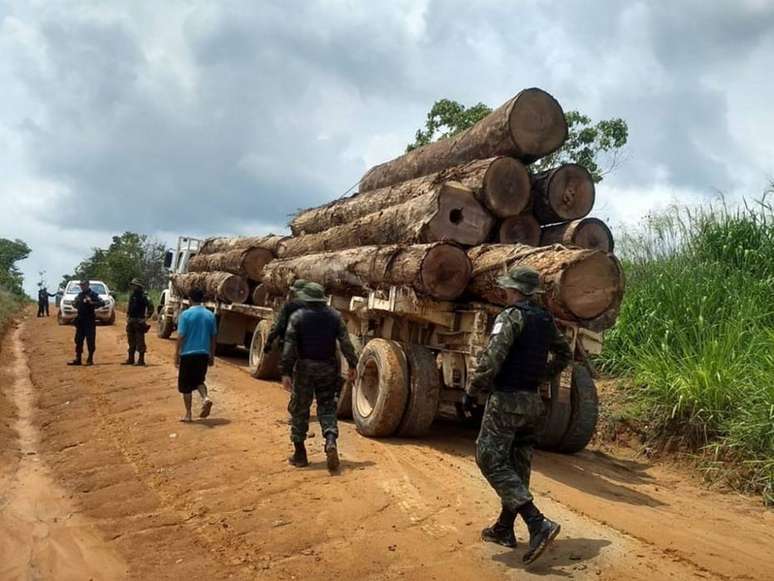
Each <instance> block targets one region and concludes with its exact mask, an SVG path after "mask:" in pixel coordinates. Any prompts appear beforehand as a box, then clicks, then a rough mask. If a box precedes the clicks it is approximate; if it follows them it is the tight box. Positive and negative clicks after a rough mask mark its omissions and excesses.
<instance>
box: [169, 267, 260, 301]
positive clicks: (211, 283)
mask: <svg viewBox="0 0 774 581" xmlns="http://www.w3.org/2000/svg"><path fill="white" fill-rule="evenodd" d="M170 278H171V280H172V286H173V288H174V289H175V291H176V292H177V293H179V294H181V295H183V296H184V297H189V296H190V295H191V291H192V290H193V289H195V288H200V289H201V290H202V291H204V298H205V299H207V300H215V301H221V302H224V303H244V302H245V300H247V295H248V293H249V292H250V287H249V286H248V284H247V281H246V280H245V279H244V278H242V277H241V276H239V275H237V274H231V273H230V272H189V273H186V274H173V275H172V276H171V277H170Z"/></svg>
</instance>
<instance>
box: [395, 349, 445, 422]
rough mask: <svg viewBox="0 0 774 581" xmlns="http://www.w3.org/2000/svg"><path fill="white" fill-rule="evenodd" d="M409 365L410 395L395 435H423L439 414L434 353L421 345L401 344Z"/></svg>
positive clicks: (439, 383)
mask: <svg viewBox="0 0 774 581" xmlns="http://www.w3.org/2000/svg"><path fill="white" fill-rule="evenodd" d="M403 351H404V353H405V354H406V359H407V361H408V366H409V377H410V380H409V395H408V402H407V404H406V411H405V412H404V414H403V419H402V420H401V422H400V426H399V427H398V435H399V436H405V437H416V436H424V435H425V434H427V432H428V431H429V430H430V426H431V424H432V423H433V420H434V419H435V416H436V414H437V413H438V402H439V401H440V396H441V374H440V370H439V369H438V363H437V362H436V359H435V354H434V353H433V352H432V351H430V349H428V348H427V347H422V346H421V345H408V344H404V345H403Z"/></svg>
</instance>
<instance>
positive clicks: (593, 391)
mask: <svg viewBox="0 0 774 581" xmlns="http://www.w3.org/2000/svg"><path fill="white" fill-rule="evenodd" d="M598 418H599V398H598V396H597V386H596V385H595V384H594V380H593V379H592V378H591V374H590V373H589V371H588V369H586V367H585V366H583V365H575V367H574V369H573V371H572V413H571V414H570V422H569V426H568V428H567V432H566V433H565V434H564V437H563V438H562V441H561V443H560V444H559V446H558V448H557V450H558V451H559V452H562V453H563V454H575V453H576V452H580V451H581V450H583V448H585V447H586V445H587V444H588V443H589V442H590V441H591V438H592V437H593V436H594V431H595V430H596V428H597V419H598Z"/></svg>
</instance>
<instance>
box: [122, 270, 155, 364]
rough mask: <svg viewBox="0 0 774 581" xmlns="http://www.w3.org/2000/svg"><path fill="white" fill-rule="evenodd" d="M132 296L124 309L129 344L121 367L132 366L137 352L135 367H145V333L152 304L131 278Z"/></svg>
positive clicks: (139, 284) (137, 281) (138, 283)
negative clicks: (127, 352)
mask: <svg viewBox="0 0 774 581" xmlns="http://www.w3.org/2000/svg"><path fill="white" fill-rule="evenodd" d="M130 285H131V287H132V294H131V295H129V304H128V306H127V308H126V339H127V341H128V343H129V354H128V355H127V358H126V361H124V363H123V365H134V364H135V363H134V354H135V352H137V354H138V359H137V365H142V366H144V365H145V351H146V346H145V333H147V332H148V329H150V326H149V325H148V323H147V319H148V318H149V317H152V316H153V303H152V302H151V300H150V298H148V295H147V294H145V289H144V286H143V284H142V282H140V281H139V280H138V279H136V278H133V279H132V282H131V283H130Z"/></svg>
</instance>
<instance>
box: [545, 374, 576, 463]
mask: <svg viewBox="0 0 774 581" xmlns="http://www.w3.org/2000/svg"><path fill="white" fill-rule="evenodd" d="M549 397H550V399H549V400H548V401H546V402H545V404H546V415H545V418H544V420H543V426H542V427H541V429H540V431H539V432H538V441H537V446H538V448H540V449H541V450H556V449H557V448H558V446H559V444H560V443H561V442H562V439H563V438H564V435H565V434H566V433H567V429H568V427H569V425H570V417H571V416H572V368H567V369H565V370H564V371H563V372H562V373H561V374H560V375H558V376H557V377H555V378H554V379H552V380H551V383H550V384H549Z"/></svg>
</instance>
